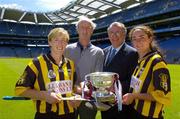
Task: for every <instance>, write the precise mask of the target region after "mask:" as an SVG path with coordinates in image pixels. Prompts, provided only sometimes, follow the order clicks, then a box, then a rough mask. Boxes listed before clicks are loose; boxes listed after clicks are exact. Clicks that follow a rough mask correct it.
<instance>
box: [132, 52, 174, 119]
mask: <svg viewBox="0 0 180 119" xmlns="http://www.w3.org/2000/svg"><path fill="white" fill-rule="evenodd" d="M130 92H132V93H148V94H151V95H152V96H153V98H154V99H155V100H156V101H148V100H139V99H135V101H134V109H135V110H136V111H137V112H139V113H140V114H142V115H143V116H146V117H151V118H158V117H160V116H162V110H163V107H164V105H168V104H170V101H171V87H170V74H169V71H168V68H167V65H166V63H165V61H164V60H163V58H162V57H161V56H160V55H159V54H158V53H157V52H150V53H148V54H146V55H145V56H144V57H143V59H141V60H139V61H138V65H137V67H136V68H135V70H134V73H133V75H132V78H131V85H130Z"/></svg>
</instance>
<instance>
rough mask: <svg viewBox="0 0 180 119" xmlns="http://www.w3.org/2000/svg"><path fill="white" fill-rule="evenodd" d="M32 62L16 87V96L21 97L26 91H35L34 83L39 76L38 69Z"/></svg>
mask: <svg viewBox="0 0 180 119" xmlns="http://www.w3.org/2000/svg"><path fill="white" fill-rule="evenodd" d="M33 62H34V61H31V62H30V63H29V64H28V65H27V66H26V68H25V70H24V72H23V74H22V75H21V76H20V77H19V79H18V81H17V82H16V85H15V94H16V95H19V94H21V93H22V92H24V91H25V90H26V89H29V88H31V89H33V88H34V83H35V80H36V76H37V68H36V66H35V65H34V63H33Z"/></svg>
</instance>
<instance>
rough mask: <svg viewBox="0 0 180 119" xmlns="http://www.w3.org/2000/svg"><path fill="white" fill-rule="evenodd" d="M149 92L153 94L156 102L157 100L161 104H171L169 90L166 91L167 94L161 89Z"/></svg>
mask: <svg viewBox="0 0 180 119" xmlns="http://www.w3.org/2000/svg"><path fill="white" fill-rule="evenodd" d="M150 94H151V95H152V96H153V98H154V99H155V100H156V101H157V102H159V103H161V104H163V105H166V106H168V105H170V104H171V92H168V93H167V94H164V92H163V91H160V90H156V91H153V92H151V93H150Z"/></svg>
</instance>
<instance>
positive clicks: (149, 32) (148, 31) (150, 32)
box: [129, 25, 163, 56]
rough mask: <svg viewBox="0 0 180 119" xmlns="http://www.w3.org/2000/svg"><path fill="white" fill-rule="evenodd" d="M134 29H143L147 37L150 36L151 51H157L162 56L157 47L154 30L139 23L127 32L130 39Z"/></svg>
mask: <svg viewBox="0 0 180 119" xmlns="http://www.w3.org/2000/svg"><path fill="white" fill-rule="evenodd" d="M136 29H140V30H142V31H144V32H145V33H146V34H147V36H148V37H149V38H152V42H151V44H150V49H151V51H154V52H158V53H159V54H160V55H161V56H163V53H162V50H161V49H160V48H159V46H158V44H157V42H156V40H155V35H154V31H153V30H152V29H151V28H150V27H149V26H144V25H140V26H136V27H134V28H133V29H131V31H130V32H129V38H130V40H131V39H132V34H133V32H134V31H135V30H136Z"/></svg>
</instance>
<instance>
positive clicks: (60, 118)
mask: <svg viewBox="0 0 180 119" xmlns="http://www.w3.org/2000/svg"><path fill="white" fill-rule="evenodd" d="M34 119H75V114H74V113H69V114H65V115H58V114H57V113H54V112H48V113H39V112H36V114H35V117H34Z"/></svg>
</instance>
